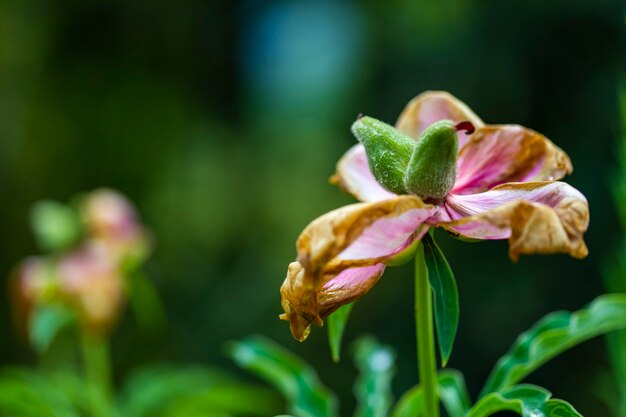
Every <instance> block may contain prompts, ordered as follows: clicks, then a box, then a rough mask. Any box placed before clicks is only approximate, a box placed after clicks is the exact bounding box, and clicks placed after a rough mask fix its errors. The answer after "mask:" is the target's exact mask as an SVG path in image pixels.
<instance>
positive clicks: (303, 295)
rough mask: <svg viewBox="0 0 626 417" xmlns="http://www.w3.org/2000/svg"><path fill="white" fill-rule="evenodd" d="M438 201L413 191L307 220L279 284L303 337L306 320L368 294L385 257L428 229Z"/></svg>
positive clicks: (318, 320)
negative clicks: (294, 255)
mask: <svg viewBox="0 0 626 417" xmlns="http://www.w3.org/2000/svg"><path fill="white" fill-rule="evenodd" d="M434 210H435V209H434V207H433V206H431V205H429V204H425V203H423V202H422V201H421V200H420V199H419V198H417V197H415V196H400V197H397V198H393V199H391V200H385V201H380V202H375V203H358V204H352V205H349V206H345V207H341V208H339V209H337V210H333V211H331V212H329V213H326V214H325V215H323V216H321V217H319V218H318V219H316V220H314V221H313V222H311V224H309V225H308V226H307V227H306V228H305V229H304V231H303V232H302V234H301V235H300V237H299V238H298V241H297V244H296V246H297V250H298V262H294V263H292V264H290V265H289V271H288V273H287V278H286V279H285V282H284V284H283V286H282V288H281V295H282V300H283V301H282V304H283V309H284V310H285V315H284V316H283V318H284V319H288V320H289V321H290V322H291V328H292V332H293V334H294V337H296V338H297V339H299V340H303V339H304V338H305V337H306V332H307V331H308V330H306V329H308V325H309V323H310V322H313V323H315V324H317V325H321V324H322V322H323V319H324V318H325V317H326V316H327V315H328V314H330V313H331V312H333V311H334V310H336V309H337V308H339V307H340V306H341V305H343V304H345V303H348V302H351V301H352V300H354V299H355V298H357V297H359V296H360V295H362V294H364V293H365V292H367V290H369V288H371V286H372V285H374V283H375V282H376V281H377V280H378V278H379V277H380V275H381V274H382V272H383V269H384V267H383V266H382V264H381V263H382V262H383V261H384V260H385V259H387V258H388V257H390V256H393V255H394V254H396V253H398V252H399V251H401V250H403V249H404V248H405V247H406V246H407V245H409V244H410V243H411V242H412V241H413V240H414V239H416V238H419V237H420V236H421V234H422V233H424V232H425V231H426V227H423V223H424V221H425V220H426V219H427V218H428V217H430V216H431V215H432V213H433V211H434Z"/></svg>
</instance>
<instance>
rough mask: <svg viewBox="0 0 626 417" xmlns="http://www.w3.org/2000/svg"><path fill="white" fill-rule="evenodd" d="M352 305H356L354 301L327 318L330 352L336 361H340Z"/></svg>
mask: <svg viewBox="0 0 626 417" xmlns="http://www.w3.org/2000/svg"><path fill="white" fill-rule="evenodd" d="M352 307H354V303H350V304H346V305H344V306H341V307H339V309H338V310H337V311H335V312H334V313H333V314H331V315H330V316H328V318H327V319H326V324H327V326H328V343H329V344H330V353H331V355H332V358H333V361H334V362H339V357H340V355H341V341H342V339H343V332H344V330H345V328H346V323H347V322H348V317H349V316H350V312H351V311H352Z"/></svg>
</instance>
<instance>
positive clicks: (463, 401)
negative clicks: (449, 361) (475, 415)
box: [439, 369, 471, 417]
mask: <svg viewBox="0 0 626 417" xmlns="http://www.w3.org/2000/svg"><path fill="white" fill-rule="evenodd" d="M439 398H440V399H441V402H442V403H443V405H444V407H445V408H446V411H447V412H448V415H449V416H450V417H463V416H464V415H465V413H466V412H467V410H469V408H470V406H471V399H470V396H469V393H468V392H467V387H466V386H465V378H463V374H462V373H461V372H459V371H457V370H455V369H446V370H444V371H441V372H439Z"/></svg>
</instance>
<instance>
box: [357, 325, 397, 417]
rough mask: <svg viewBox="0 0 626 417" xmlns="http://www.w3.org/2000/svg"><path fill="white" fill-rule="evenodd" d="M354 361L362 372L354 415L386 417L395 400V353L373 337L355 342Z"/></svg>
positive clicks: (358, 382)
mask: <svg viewBox="0 0 626 417" xmlns="http://www.w3.org/2000/svg"><path fill="white" fill-rule="evenodd" d="M354 362H355V365H356V367H357V369H358V370H359V376H358V378H357V381H356V383H355V386H354V393H355V395H356V398H357V408H356V411H355V413H354V416H355V417H386V416H387V413H388V412H389V409H390V408H391V406H392V404H393V393H392V391H391V381H392V379H393V376H394V374H395V366H394V363H395V353H394V352H393V350H392V349H391V348H390V347H389V346H383V345H381V344H380V343H378V342H377V341H376V339H374V338H372V337H364V338H361V339H359V340H357V341H356V342H355V354H354Z"/></svg>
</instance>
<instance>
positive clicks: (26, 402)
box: [0, 367, 84, 417]
mask: <svg viewBox="0 0 626 417" xmlns="http://www.w3.org/2000/svg"><path fill="white" fill-rule="evenodd" d="M78 385H80V383H79V381H78V380H77V378H76V376H75V375H73V374H71V373H68V372H65V371H59V372H54V373H50V372H43V371H32V370H30V369H27V368H17V367H16V368H4V369H3V370H2V371H1V372H0V415H2V416H16V417H17V416H19V417H55V416H67V417H79V416H80V415H82V413H81V410H80V406H81V404H82V403H83V402H84V398H83V397H81V396H80V395H81V394H82V393H81V392H80V391H78V390H77V386H78Z"/></svg>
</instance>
